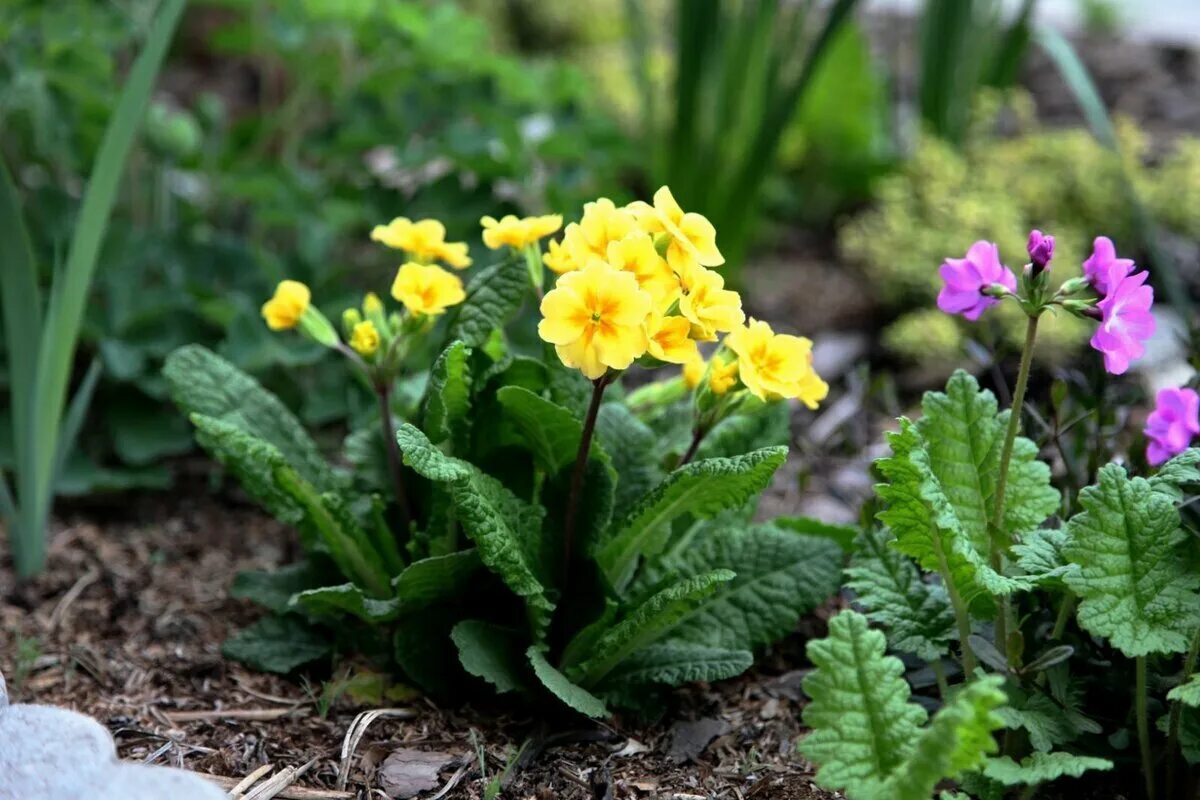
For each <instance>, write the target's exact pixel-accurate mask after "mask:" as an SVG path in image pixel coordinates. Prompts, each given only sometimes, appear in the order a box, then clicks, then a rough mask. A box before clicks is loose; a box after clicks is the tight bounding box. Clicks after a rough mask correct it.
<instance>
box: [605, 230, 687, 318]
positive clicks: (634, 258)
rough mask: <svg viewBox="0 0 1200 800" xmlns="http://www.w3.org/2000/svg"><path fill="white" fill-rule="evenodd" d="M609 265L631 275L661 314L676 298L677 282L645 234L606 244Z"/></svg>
mask: <svg viewBox="0 0 1200 800" xmlns="http://www.w3.org/2000/svg"><path fill="white" fill-rule="evenodd" d="M606 255H607V256H608V263H609V264H612V265H613V266H614V267H616V268H617V269H619V270H623V271H625V272H629V273H632V275H633V277H635V278H637V282H638V286H641V287H642V288H643V289H644V290H646V291H647V292H649V293H650V297H651V298H652V299H653V301H654V309H655V310H656V311H659V312H664V311H666V310H667V309H668V308H670V307H671V304H672V303H674V302H675V301H676V300H678V299H679V292H680V289H679V279H678V278H677V277H675V273H674V272H672V271H671V268H670V267H668V266H667V262H666V261H665V260H663V257H662V256H660V255H659V254H658V251H657V250H655V249H654V240H653V239H651V238H650V234H648V233H646V232H644V231H634V232H633V233H631V234H629V235H628V236H626V237H625V238H624V239H621V240H620V241H617V242H609V243H608V250H607V253H606Z"/></svg>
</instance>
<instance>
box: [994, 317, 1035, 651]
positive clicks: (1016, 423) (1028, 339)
mask: <svg viewBox="0 0 1200 800" xmlns="http://www.w3.org/2000/svg"><path fill="white" fill-rule="evenodd" d="M1037 326H1038V317H1037V315H1036V314H1030V315H1029V322H1028V323H1027V325H1026V327H1025V346H1024V349H1023V350H1022V351H1021V366H1020V368H1019V369H1018V371H1017V385H1016V388H1015V389H1014V390H1013V399H1012V409H1011V411H1010V412H1009V417H1008V431H1007V432H1006V433H1005V434H1004V448H1003V449H1002V450H1001V451H1000V474H999V475H997V476H996V495H995V497H994V499H993V501H992V502H993V506H992V536H991V540H992V554H991V563H992V569H994V570H995V571H996V572H997V573H999V572H1000V571H1001V570H1002V569H1003V567H1004V559H1003V552H1004V542H1003V536H1004V535H1003V531H1004V501H1005V494H1006V492H1007V491H1008V467H1009V465H1010V463H1011V462H1012V454H1013V445H1014V444H1015V443H1016V440H1017V432H1018V431H1019V430H1020V429H1021V410H1022V408H1023V407H1024V405H1025V391H1026V390H1027V389H1028V388H1029V371H1030V367H1032V366H1033V343H1034V340H1036V339H1037ZM1011 617H1012V603H1011V600H1010V599H1009V598H1008V596H1007V595H1005V596H1004V597H1002V598H1001V599H1000V615H999V617H998V618H997V620H996V649H998V650H1000V651H1001V652H1003V653H1006V654H1007V656H1008V663H1009V666H1014V667H1015V666H1019V665H1018V664H1016V663H1015V662H1016V661H1017V660H1018V659H1019V656H1018V655H1017V653H1016V652H1015V650H1014V649H1013V648H1012V647H1011V645H1012V643H1011V642H1009V640H1008V639H1009V637H1008V623H1009V620H1010V618H1011Z"/></svg>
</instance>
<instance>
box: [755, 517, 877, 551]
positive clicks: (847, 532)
mask: <svg viewBox="0 0 1200 800" xmlns="http://www.w3.org/2000/svg"><path fill="white" fill-rule="evenodd" d="M771 524H772V525H774V526H775V527H776V528H783V529H784V530H788V531H795V532H796V533H802V534H804V535H805V536H819V537H821V538H823V539H828V540H830V541H831V542H836V543H837V546H838V547H840V548H842V550H843V551H844V552H846V553H852V552H854V543H855V540H856V539H857V538H858V536H859V533H861V531H862V528H860V527H859V526H857V525H837V524H834V523H831V522H825V521H823V520H819V519H813V518H812V517H775V518H774V519H772V520H771Z"/></svg>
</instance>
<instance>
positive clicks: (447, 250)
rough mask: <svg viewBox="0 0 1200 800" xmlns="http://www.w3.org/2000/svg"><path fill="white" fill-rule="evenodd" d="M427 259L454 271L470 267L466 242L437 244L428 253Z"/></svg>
mask: <svg viewBox="0 0 1200 800" xmlns="http://www.w3.org/2000/svg"><path fill="white" fill-rule="evenodd" d="M429 257H430V258H431V259H432V260H434V261H441V262H442V263H444V264H447V265H448V266H451V267H454V268H455V269H466V268H467V267H469V266H471V257H470V256H469V255H467V243H466V242H439V243H438V244H437V245H436V246H435V247H433V249H432V250H431V251H430V254H429Z"/></svg>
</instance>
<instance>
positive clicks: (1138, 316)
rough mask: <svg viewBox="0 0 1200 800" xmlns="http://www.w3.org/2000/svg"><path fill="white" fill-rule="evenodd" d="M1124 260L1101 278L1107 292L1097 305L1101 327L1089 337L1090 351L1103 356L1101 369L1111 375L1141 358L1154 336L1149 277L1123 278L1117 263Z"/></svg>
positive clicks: (1115, 264) (1125, 368)
mask: <svg viewBox="0 0 1200 800" xmlns="http://www.w3.org/2000/svg"><path fill="white" fill-rule="evenodd" d="M1097 241H1099V240H1097ZM1124 260H1125V259H1114V260H1113V261H1112V262H1110V263H1109V268H1108V275H1107V276H1105V278H1104V285H1105V286H1107V287H1108V289H1109V291H1108V293H1107V294H1106V295H1105V296H1104V299H1103V300H1101V301H1100V303H1099V304H1098V309H1099V311H1100V327H1099V328H1097V329H1096V333H1095V334H1093V335H1092V347H1094V348H1096V349H1097V350H1099V351H1100V352H1101V353H1103V354H1104V368H1105V369H1106V370H1108V371H1109V372H1110V373H1112V374H1113V375H1121V374H1122V373H1124V372H1125V370H1127V369H1129V362H1131V361H1133V360H1134V359H1137V358H1141V357H1142V355H1143V354H1144V353H1145V352H1146V345H1145V341H1146V340H1147V339H1149V338H1150V337H1151V336H1152V335H1154V315H1153V314H1151V313H1150V306H1152V305H1153V304H1154V289H1153V288H1152V287H1150V286H1146V285H1145V283H1146V278H1147V277H1149V273H1147V272H1138V273H1135V274H1133V275H1126V274H1125V266H1124V265H1123V264H1121V263H1120V262H1122V261H1124Z"/></svg>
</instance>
